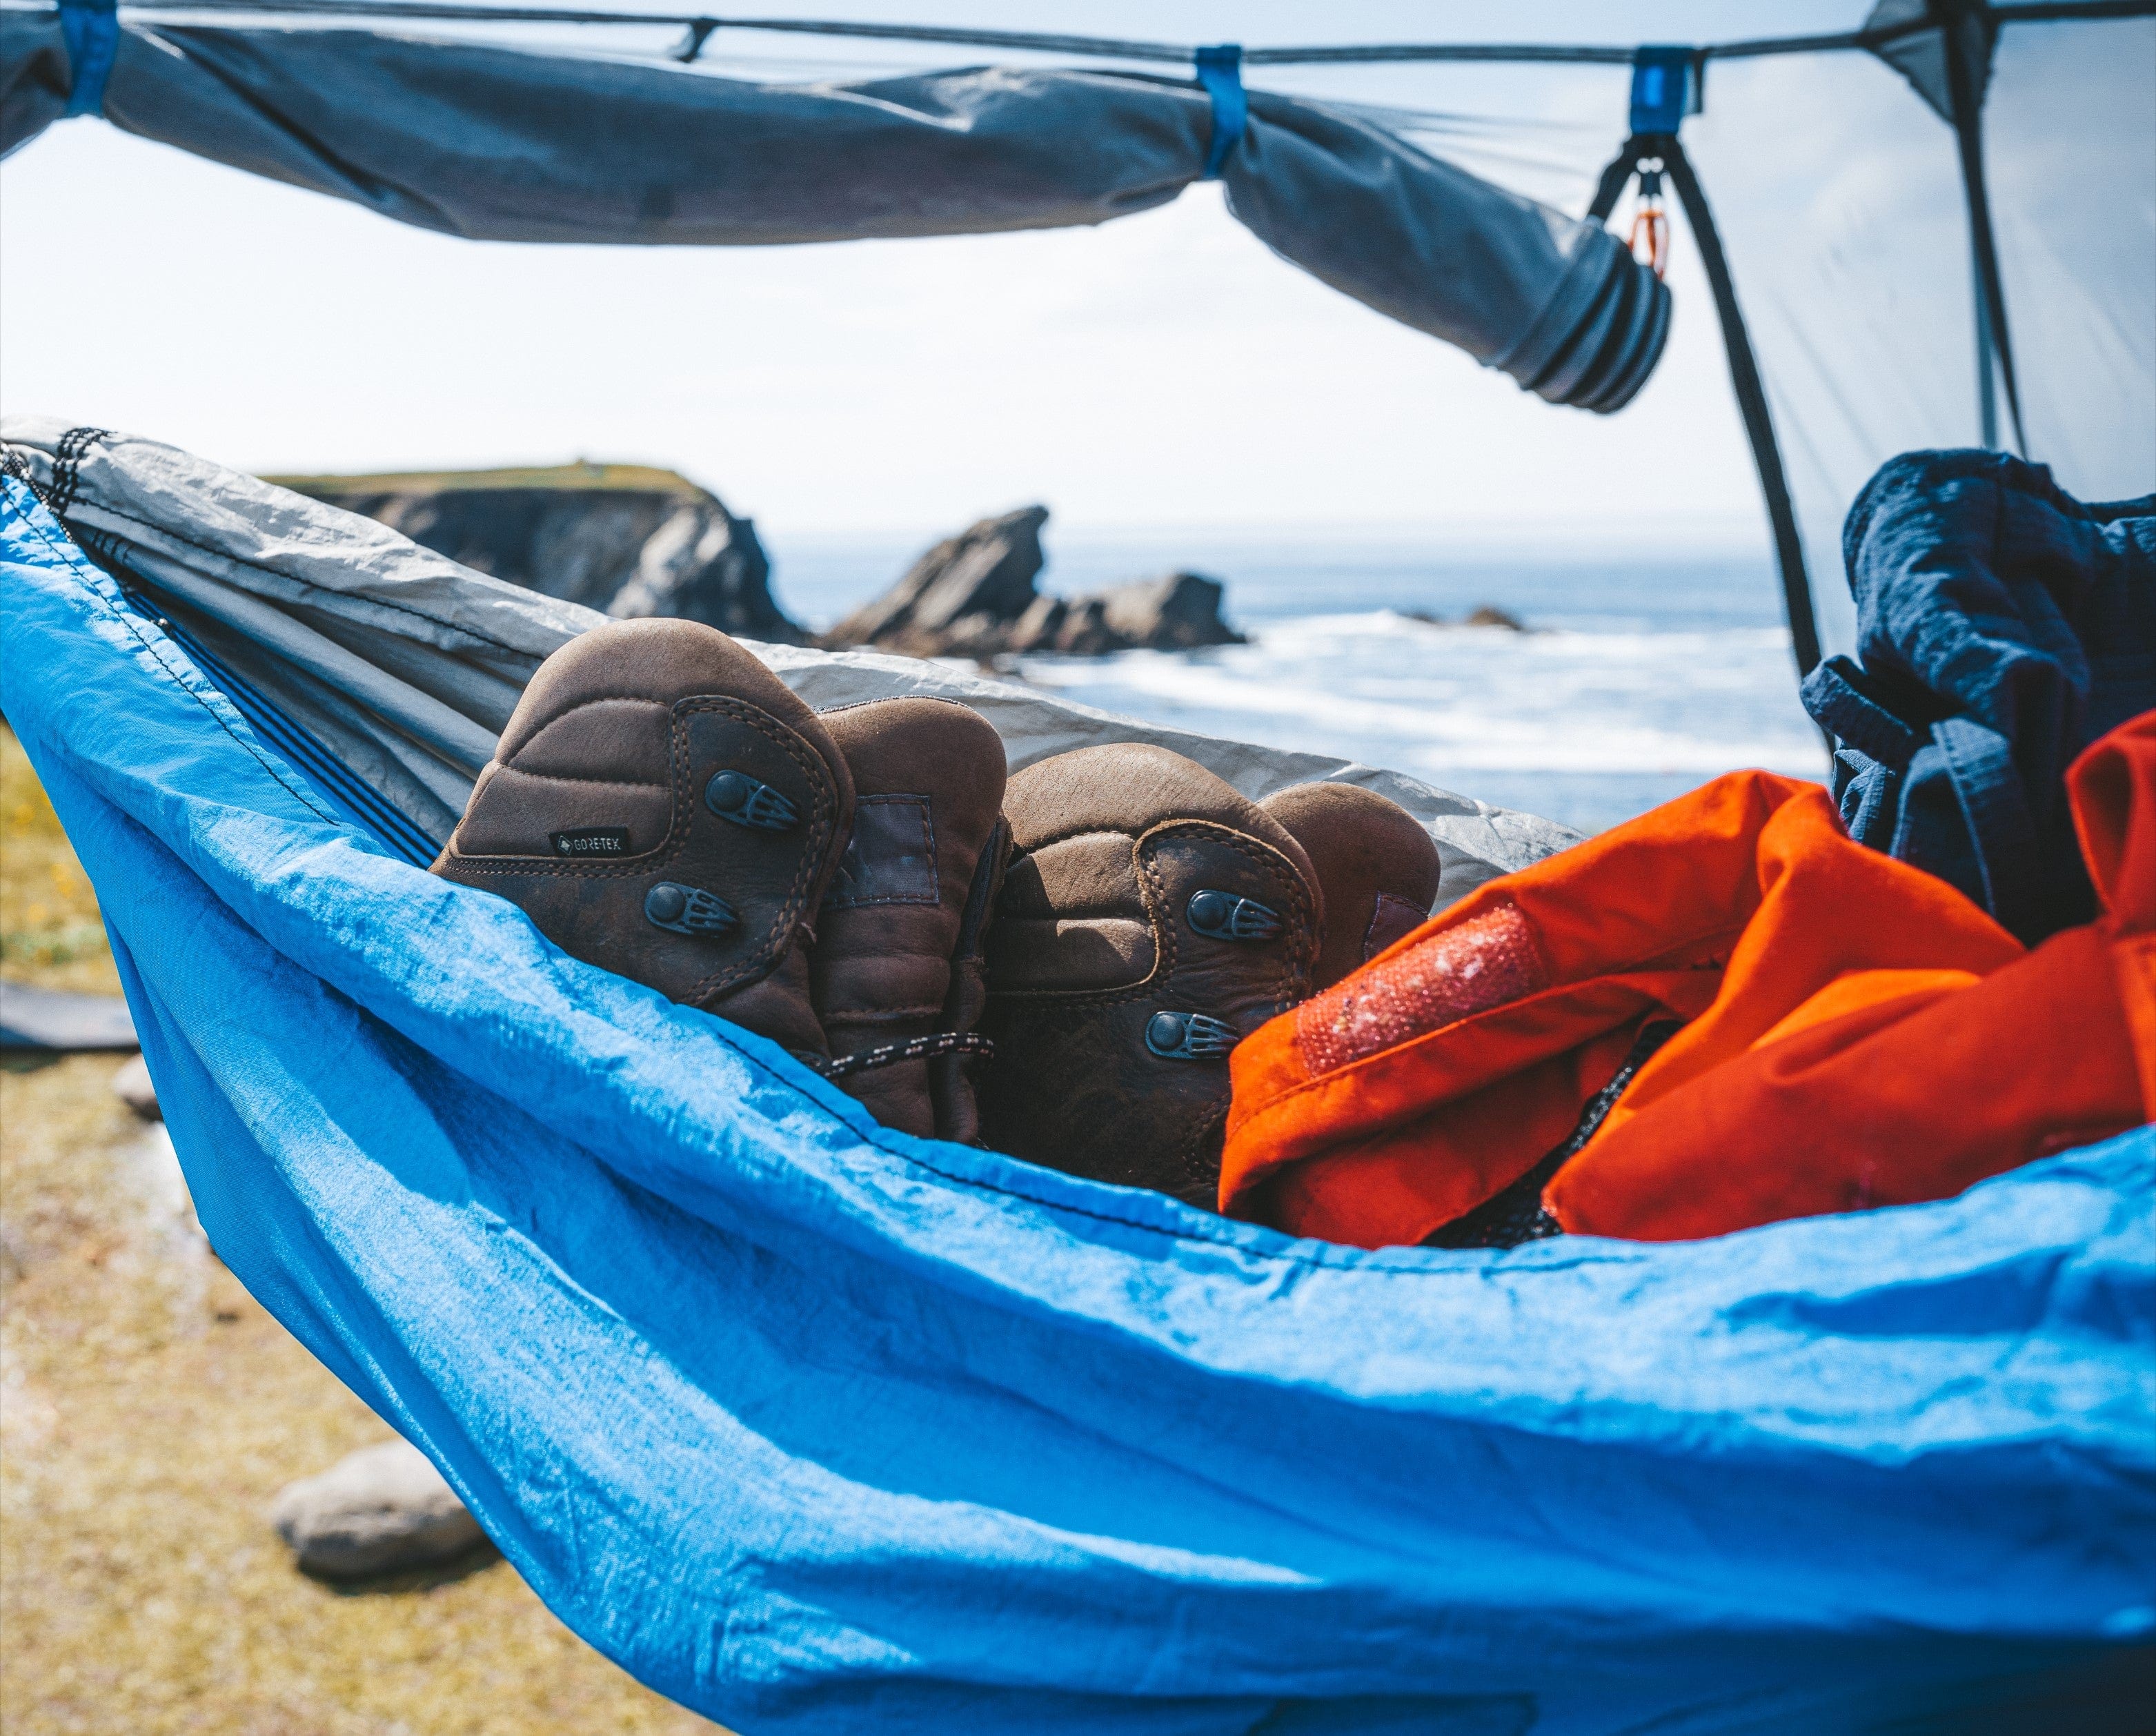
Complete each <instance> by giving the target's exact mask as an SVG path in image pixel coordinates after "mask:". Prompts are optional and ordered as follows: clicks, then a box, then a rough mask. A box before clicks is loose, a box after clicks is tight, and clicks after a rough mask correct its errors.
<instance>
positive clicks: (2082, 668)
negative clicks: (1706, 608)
mask: <svg viewBox="0 0 2156 1736" xmlns="http://www.w3.org/2000/svg"><path fill="white" fill-rule="evenodd" d="M1842 548H1843V557H1844V560H1845V564H1846V568H1847V571H1848V574H1849V587H1850V590H1851V593H1852V594H1853V595H1854V597H1855V598H1856V614H1857V659H1856V660H1851V659H1849V658H1846V657H1831V658H1829V659H1828V660H1826V661H1825V663H1823V664H1821V665H1820V666H1819V667H1818V668H1817V669H1815V670H1813V671H1812V673H1811V674H1810V675H1809V676H1808V677H1807V678H1806V679H1805V681H1804V690H1803V691H1804V704H1805V706H1806V707H1807V708H1808V709H1809V711H1810V712H1811V714H1812V716H1814V717H1815V718H1816V719H1817V720H1818V722H1820V725H1821V726H1822V727H1825V729H1827V730H1829V731H1830V732H1832V733H1833V735H1834V737H1835V744H1836V745H1835V766H1834V790H1835V796H1836V798H1837V799H1838V800H1839V801H1840V806H1841V813H1842V818H1843V819H1844V821H1845V823H1846V824H1847V825H1848V827H1849V829H1850V833H1851V836H1853V837H1855V838H1856V839H1857V840H1858V841H1859V842H1861V843H1864V844H1868V845H1871V846H1872V847H1873V848H1875V849H1877V850H1885V851H1886V852H1888V853H1889V854H1890V855H1895V856H1897V857H1899V858H1901V859H1902V860H1904V861H1907V862H1912V863H1914V864H1915V865H1917V866H1918V867H1920V868H1922V869H1926V870H1928V871H1929V872H1931V873H1933V874H1936V875H1938V876H1940V877H1941V878H1942V879H1943V880H1947V881H1951V882H1952V883H1953V885H1955V886H1958V887H1960V888H1961V890H1962V891H1964V892H1966V893H1967V894H1968V895H1969V896H1970V897H1971V898H1973V899H1974V900H1975V901H1977V902H1978V903H1979V904H1980V905H1982V906H1983V907H1984V908H1985V909H1986V910H1988V911H1989V912H1991V914H1992V915H1993V916H1994V917H1997V918H1998V919H1999V922H2002V923H2004V924H2005V926H2006V927H2008V928H2010V929H2011V930H2012V931H2013V932H2015V934H2017V935H2019V936H2020V937H2021V938H2022V939H2023V940H2025V941H2029V942H2035V941H2038V940H2041V939H2042V938H2043V937H2045V936H2046V935H2047V934H2051V933H2053V932H2056V931H2057V930H2059V929H2061V928H2065V927H2070V926H2071V925H2074V924H2076V923H2081V922H2087V921H2088V920H2089V919H2090V918H2091V917H2093V916H2094V915H2095V914H2096V903H2095V898H2094V895H2093V893H2092V891H2091V889H2090V886H2089V878H2088V876H2087V872H2086V871H2084V870H2083V867H2082V859H2081V852H2080V850H2079V849H2078V848H2077V847H2076V842H2075V836H2074V822H2073V816H2072V814H2071V812H2070V810H2069V808H2068V804H2067V801H2066V784H2065V773H2066V767H2067V765H2068V763H2070V762H2071V760H2072V759H2073V758H2074V757H2075V756H2076V754H2078V753H2080V752H2082V750H2083V749H2084V748H2086V747H2087V746H2088V745H2089V743H2090V742H2092V741H2094V740H2095V739H2096V738H2097V737H2098V736H2100V735H2102V734H2103V733H2105V732H2107V731H2108V730H2111V729H2113V728H2115V727H2117V726H2118V725H2119V724H2120V723H2122V722H2124V721H2125V720H2126V719H2128V718H2129V717H2133V716H2138V714H2139V713H2141V712H2143V711H2148V710H2150V709H2151V708H2153V707H2156V495H2152V496H2145V497H2143V498H2142V499H2139V500H2135V501H2120V502H2117V503H2115V504H2111V505H2104V506H2089V505H2085V504H2083V503H2082V501H2076V500H2075V499H2074V498H2073V497H2072V496H2070V495H2068V494H2066V492H2065V491H2064V490H2061V488H2060V487H2059V486H2058V485H2057V484H2056V482H2055V481H2053V480H2052V478H2051V472H2050V471H2049V470H2046V468H2045V467H2044V466H2042V465H2030V464H2025V463H2023V462H2022V461H2021V460H2019V459H2016V458H2010V457H2008V456H2006V455H2004V454H2001V453H1995V452H1978V451H1952V452H1912V453H1908V454H1905V455H1903V456H1902V457H1899V458H1897V459H1894V460H1892V461H1891V462H1890V463H1888V464H1887V465H1885V466H1884V467H1883V468H1882V469H1881V470H1880V471H1879V472H1878V474H1877V475H1875V476H1874V477H1873V478H1872V479H1871V481H1870V482H1869V483H1868V484H1867V485H1866V486H1865V489H1864V491H1863V492H1862V493H1861V494H1860V495H1859V496H1857V497H1856V504H1855V505H1854V506H1851V508H1850V512H1849V519H1848V522H1847V524H1846V526H1845V528H1844V530H1843V533H1842Z"/></svg>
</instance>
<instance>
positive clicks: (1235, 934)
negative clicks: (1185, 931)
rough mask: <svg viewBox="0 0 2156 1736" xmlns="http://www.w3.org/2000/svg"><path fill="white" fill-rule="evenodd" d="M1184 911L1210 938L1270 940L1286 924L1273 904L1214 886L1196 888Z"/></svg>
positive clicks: (1199, 929)
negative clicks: (1269, 904)
mask: <svg viewBox="0 0 2156 1736" xmlns="http://www.w3.org/2000/svg"><path fill="white" fill-rule="evenodd" d="M1183 915H1184V916H1185V917H1187V918H1188V921H1189V923H1190V926H1191V927H1193V929H1195V930H1196V931H1197V932H1199V933H1200V934H1202V935H1204V936H1205V937H1206V938H1207V939H1209V940H1270V939H1271V938H1272V937H1274V936H1275V935H1276V934H1278V933H1279V932H1281V928H1282V927H1284V926H1286V925H1285V924H1283V923H1282V922H1281V915H1280V912H1278V911H1276V910H1274V909H1272V908H1271V907H1269V906H1267V905H1263V904H1260V903H1259V902H1258V901H1257V900H1256V899H1255V898H1244V897H1241V896H1238V895H1237V894H1235V893H1234V892H1224V891H1220V890H1219V888H1217V887H1214V886H1205V887H1201V888H1200V889H1199V891H1195V892H1193V893H1192V894H1191V895H1190V902H1189V903H1188V904H1187V905H1185V906H1184V907H1183Z"/></svg>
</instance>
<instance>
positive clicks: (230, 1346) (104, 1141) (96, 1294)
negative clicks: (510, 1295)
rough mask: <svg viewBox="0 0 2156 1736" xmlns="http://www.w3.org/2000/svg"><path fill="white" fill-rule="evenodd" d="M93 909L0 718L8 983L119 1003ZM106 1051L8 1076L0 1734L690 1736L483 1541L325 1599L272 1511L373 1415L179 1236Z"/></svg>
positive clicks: (185, 1226)
mask: <svg viewBox="0 0 2156 1736" xmlns="http://www.w3.org/2000/svg"><path fill="white" fill-rule="evenodd" d="M96 912H97V907H96V901H95V897H94V896H93V895H92V893H91V891H90V886H89V884H88V881H87V880H86V878H85V876H84V875H83V873H82V871H81V869H80V865H78V864H77V863H76V862H75V860H74V855H73V854H72V852H70V851H69V849H68V847H67V840H66V839H65V837H64V835H62V833H61V831H60V829H59V824H58V822H57V821H56V820H54V818H53V814H52V810H51V809H50V807H49V805H47V804H46V803H45V800H44V794H43V792H42V791H41V790H39V789H38V787H37V783H36V780H35V778H33V776H32V774H31V773H30V771H29V768H28V764H27V763H26V762H25V761H24V759H23V754H22V751H21V749H20V747H18V745H17V743H16V741H15V738H14V737H13V735H12V734H8V733H7V732H5V730H4V729H0V973H5V974H6V975H7V976H8V977H10V978H14V979H16V980H18V981H30V982H36V983H39V984H44V985H46V986H49V987H54V988H67V989H91V990H106V991H114V992H116V990H117V987H118V984H117V980H116V978H115V975H114V973H113V968H112V960H111V958H110V953H108V952H107V951H106V949H105V942H104V937H103V931H102V929H101V928H100V927H99V926H98V923H97V915H96ZM118 1065H119V1058H118V1057H115V1056H110V1055H106V1056H97V1055H79V1056H74V1057H70V1058H69V1059H66V1060H61V1061H45V1062H44V1063H42V1064H33V1063H31V1062H29V1061H24V1060H20V1059H18V1060H16V1061H12V1062H10V1063H8V1065H6V1066H4V1067H0V1294H4V1302H0V1729H4V1730H5V1731H6V1732H7V1733H8V1736H47V1733H53V1736H59V1733H63V1732H64V1733H75V1732H80V1733H84V1736H92V1733H94V1736H107V1733H110V1732H116V1731H126V1732H129V1733H131V1736H179V1733H187V1736H525V1733H534V1736H545V1733H552V1732H563V1733H567V1732H577V1733H579V1736H581V1733H586V1732H591V1733H613V1732H619V1733H636V1736H644V1733H650V1736H685V1733H689V1732H694V1731H705V1732H709V1731H711V1730H713V1729H714V1728H716V1727H715V1726H713V1725H711V1724H709V1723H705V1722H704V1721H703V1720H702V1719H701V1718H695V1717H693V1716H691V1715H690V1713H686V1712H684V1711H682V1710H681V1709H680V1708H679V1707H676V1706H674V1705H672V1704H670V1703H668V1702H667V1701H665V1700H663V1699H660V1697H658V1696H656V1695H654V1694H652V1693H650V1692H648V1691H646V1690H645V1689H644V1688H643V1687H639V1686H638V1685H637V1684H636V1683H635V1682H633V1681H631V1680H630V1679H629V1677H627V1676H625V1675H624V1674H623V1673H622V1672H620V1671H619V1670H617V1669H616V1668H614V1667H613V1665H611V1664H609V1663H608V1662H606V1661H605V1660H604V1659H603V1658H602V1657H600V1656H598V1654H597V1653H596V1652H594V1651H592V1650H591V1649H590V1648H589V1647H588V1646H585V1645H584V1644H583V1642H582V1641H579V1640H577V1638H576V1637H575V1636H573V1635H572V1634H571V1633H569V1631H567V1629H565V1628H564V1627H562V1626H561V1624H560V1623H559V1622H557V1621H556V1620H554V1619H553V1617H552V1616H551V1615H548V1614H547V1611H546V1610H545V1608H544V1607H543V1606H542V1605H541V1604H540V1603H539V1601H538V1600H537V1599H536V1597H534V1596H533V1595H532V1594H531V1591H530V1590H529V1589H528V1588H527V1587H526V1585H525V1584H524V1583H523V1581H522V1580H521V1579H519V1578H518V1577H517V1576H516V1573H515V1572H514V1570H513V1569H511V1568H510V1567H509V1566H508V1564H506V1563H505V1562H503V1561H502V1560H501V1559H500V1558H499V1557H497V1556H494V1555H492V1554H490V1553H486V1552H482V1553H480V1554H476V1555H475V1556H473V1557H470V1558H468V1559H465V1560H464V1561H461V1562H459V1563H454V1564H450V1566H449V1568H448V1569H445V1570H442V1571H437V1572H434V1573H430V1574H422V1575H414V1576H409V1577H407V1578H405V1579H399V1580H394V1581H388V1582H381V1583H377V1584H375V1585H372V1586H370V1587H368V1588H367V1589H365V1590H337V1589H336V1588H333V1587H331V1586H329V1585H326V1584H318V1583H316V1582H315V1581H313V1580H311V1579H306V1578H305V1577H303V1576H302V1575H301V1574H298V1573H297V1572H295V1570H294V1569H293V1567H292V1565H291V1562H290V1556H289V1555H288V1554H286V1552H285V1549H284V1547H283V1545H282V1544H281V1543H279V1542H278V1540H277V1538H276V1537H275V1534H274V1533H272V1532H271V1531H270V1529H269V1525H268V1523H266V1521H265V1519H264V1509H265V1508H266V1507H268V1505H269V1500H270V1497H272V1496H273V1495H274V1494H275V1492H276V1490H277V1489H278V1488H279V1487H280V1486H282V1485H283V1484H284V1483H285V1482H290V1480H291V1479H292V1478H294V1477H303V1476H306V1475H308V1474H310V1473H311V1472H313V1471H319V1470H321V1469H322V1468H323V1467H325V1466H327V1465H329V1464H330V1463H331V1461H334V1460H335V1459H336V1458H337V1457H339V1456H341V1455H342V1454H344V1453H346V1452H348V1451H351V1450H352V1449H353V1448H354V1447H358V1446H366V1445H367V1444H369V1443H371V1442H372V1441H379V1440H382V1439H385V1438H387V1436H388V1432H389V1431H388V1429H387V1428H386V1427H385V1426H384V1425H383V1424H382V1422H381V1421H380V1420H378V1419H377V1418H376V1417H375V1416H374V1415H373V1414H372V1412H370V1411H369V1410H367V1407H366V1406H365V1405H362V1404H361V1403H360V1401H359V1400H357V1399H356V1398H355V1397H353V1396H352V1394H351V1393H350V1392H348V1391H347V1390H346V1389H345V1388H344V1387H343V1386H342V1385H341V1384H340V1383H339V1382H338V1381H337V1379H336V1377H335V1376H333V1375H332V1374H330V1373H329V1371H328V1370H327V1369H324V1368H323V1367H322V1366H321V1364H319V1363H317V1362H316V1360H315V1359H314V1358H313V1357H311V1355H310V1354H309V1353H307V1352H306V1351H305V1349H304V1348H301V1347H300V1344H299V1343H298V1342H297V1341H296V1340H295V1339H294V1338H292V1337H291V1336H290V1334H289V1333H286V1332H285V1330H284V1328H281V1327H280V1326H279V1325H278V1324H277V1323H276V1322H275V1321H274V1320H273V1319H271V1318H270V1317H269V1315H268V1314H267V1313H266V1312H264V1310H263V1309H262V1308H261V1307H259V1306H258V1305H257V1304H256V1303H255V1302H254V1299H253V1298H252V1297H249V1295H248V1294H247V1292H245V1291H244V1289H242V1288H241V1287H240V1286H239V1283H238V1281H236V1280H234V1277H233V1276H232V1275H231V1274H230V1273H229V1272H228V1271H225V1269H224V1268H223V1266H221V1265H219V1264H218V1261H216V1259H215V1257H214V1256H212V1255H211V1254H210V1253H209V1251H208V1248H207V1247H206V1246H204V1245H203V1242H202V1240H201V1235H200V1232H199V1230H196V1229H195V1227H194V1225H193V1218H192V1215H190V1214H189V1213H188V1211H187V1205H186V1200H185V1196H184V1194H183V1192H182V1191H180V1190H179V1189H177V1184H175V1182H174V1181H173V1179H172V1175H173V1172H172V1168H171V1167H170V1160H169V1158H165V1157H164V1156H163V1155H162V1153H160V1152H159V1150H158V1149H157V1140H158V1139H160V1138H162V1133H161V1132H160V1131H159V1130H157V1129H147V1130H146V1129H145V1128H144V1127H143V1126H142V1124H141V1123H140V1122H137V1121H136V1120H135V1118H134V1117H132V1116H131V1114H129V1112H127V1111H126V1109H125V1108H124V1107H122V1106H121V1104H120V1103H119V1102H118V1101H117V1100H116V1099H115V1097H113V1095H112V1093H111V1091H110V1079H111V1076H112V1074H113V1072H114V1071H115V1067H116V1066H118Z"/></svg>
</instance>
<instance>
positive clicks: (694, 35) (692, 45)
mask: <svg viewBox="0 0 2156 1736" xmlns="http://www.w3.org/2000/svg"><path fill="white" fill-rule="evenodd" d="M720 22H721V21H720V20H719V19H717V18H691V19H690V20H689V33H688V34H687V35H685V36H684V37H683V38H682V39H681V40H680V42H679V43H677V44H675V48H674V59H676V60H679V61H680V63H681V64H683V65H684V66H686V65H688V64H690V62H691V61H693V60H694V59H696V57H697V56H698V55H699V54H702V53H703V52H704V44H706V43H707V42H709V41H710V40H711V34H712V33H713V32H714V31H716V29H717V28H719V24H720Z"/></svg>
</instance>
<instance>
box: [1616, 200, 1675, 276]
mask: <svg viewBox="0 0 2156 1736" xmlns="http://www.w3.org/2000/svg"><path fill="white" fill-rule="evenodd" d="M1625 245H1626V246H1627V247H1629V248H1630V249H1632V257H1633V258H1634V259H1637V260H1638V261H1639V262H1640V264H1641V265H1645V266H1648V267H1650V268H1651V269H1652V270H1653V271H1654V274H1655V276H1656V277H1658V278H1659V277H1661V275H1663V274H1664V273H1665V272H1666V271H1667V270H1669V269H1670V218H1669V213H1667V212H1666V211H1665V210H1663V209H1662V208H1661V206H1660V205H1659V204H1642V205H1641V206H1640V208H1639V210H1638V211H1637V212H1635V213H1634V214H1633V217H1632V233H1631V234H1630V236H1629V237H1628V238H1627V239H1626V240H1625Z"/></svg>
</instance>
